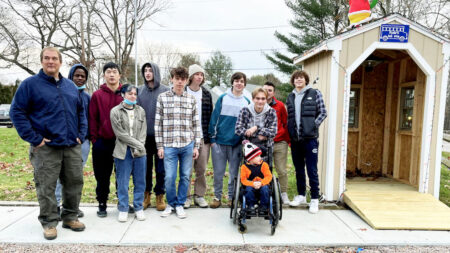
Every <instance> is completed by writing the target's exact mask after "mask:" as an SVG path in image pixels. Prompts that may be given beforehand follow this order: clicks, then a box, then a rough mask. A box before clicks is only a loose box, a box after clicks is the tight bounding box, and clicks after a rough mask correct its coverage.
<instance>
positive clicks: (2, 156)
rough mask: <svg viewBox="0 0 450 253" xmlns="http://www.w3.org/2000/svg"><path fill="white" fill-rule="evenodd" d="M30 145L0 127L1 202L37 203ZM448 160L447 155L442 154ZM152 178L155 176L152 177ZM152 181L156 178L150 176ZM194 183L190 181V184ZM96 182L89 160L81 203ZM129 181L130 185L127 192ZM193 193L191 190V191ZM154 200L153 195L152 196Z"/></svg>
mask: <svg viewBox="0 0 450 253" xmlns="http://www.w3.org/2000/svg"><path fill="white" fill-rule="evenodd" d="M28 149H29V144H28V143H26V142H25V141H23V140H22V139H21V138H20V137H19V136H18V135H17V132H16V130H15V129H14V128H0V200H10V201H37V197H36V191H35V187H34V182H33V167H31V164H30V160H29V158H28ZM443 155H445V156H447V157H449V156H450V153H443ZM287 169H288V180H289V183H288V194H289V197H290V198H291V199H292V198H293V196H294V195H296V192H297V190H296V180H295V170H294V166H293V165H292V158H291V155H290V154H288V162H287ZM153 175H154V174H153ZM153 177H154V178H153V180H155V175H154V176H153ZM206 181H207V191H206V195H205V198H206V200H207V201H208V202H209V201H211V200H212V198H213V197H214V188H213V169H212V163H211V159H209V164H208V168H207V171H206ZM227 182H228V172H227V173H225V178H224V184H223V186H224V187H223V197H222V198H223V200H225V198H226V197H225V196H227V192H228V189H227ZM191 183H193V181H192V182H191ZM114 185H115V180H114V176H112V177H111V186H110V189H111V193H110V196H109V201H110V202H112V203H117V197H116V195H115V186H114ZM95 186H96V181H95V177H94V172H93V170H92V160H91V156H90V155H89V160H88V162H87V163H86V167H85V168H84V187H83V194H82V198H81V202H83V203H96V200H95ZM131 191H132V182H130V192H131ZM192 191H193V189H192ZM440 196H441V198H440V199H441V201H442V202H444V203H446V204H447V205H449V206H450V170H449V169H447V168H446V167H445V166H442V170H441V192H440ZM152 197H153V198H154V196H152ZM152 204H154V202H153V203H152Z"/></svg>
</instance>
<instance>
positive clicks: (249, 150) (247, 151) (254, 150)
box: [242, 140, 262, 161]
mask: <svg viewBox="0 0 450 253" xmlns="http://www.w3.org/2000/svg"><path fill="white" fill-rule="evenodd" d="M242 144H244V156H245V160H247V161H251V160H252V159H253V158H255V157H257V156H259V155H262V151H261V149H260V148H259V147H258V146H256V145H255V144H253V143H251V142H249V141H248V140H245V141H243V142H242Z"/></svg>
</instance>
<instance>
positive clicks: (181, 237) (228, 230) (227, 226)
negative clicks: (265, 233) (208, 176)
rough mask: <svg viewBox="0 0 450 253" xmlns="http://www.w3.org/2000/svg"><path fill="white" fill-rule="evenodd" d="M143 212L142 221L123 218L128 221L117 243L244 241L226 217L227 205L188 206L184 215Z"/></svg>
mask: <svg viewBox="0 0 450 253" xmlns="http://www.w3.org/2000/svg"><path fill="white" fill-rule="evenodd" d="M144 212H145V214H146V216H147V219H146V220H145V221H138V220H136V219H134V221H133V222H131V221H128V222H127V223H132V225H131V226H130V228H129V229H128V231H127V232H126V234H125V235H124V237H123V239H122V240H121V241H120V243H121V244H125V245H127V244H132V245H136V244H139V245H140V244H146V245H148V244H151V245H153V244H159V245H161V244H180V243H183V244H194V243H195V244H213V245H242V244H244V240H243V237H242V235H241V234H240V233H238V232H237V230H236V229H235V227H234V226H233V223H232V221H231V219H230V218H229V209H228V208H219V209H209V208H207V209H201V208H190V209H187V210H186V214H187V216H188V217H187V218H186V219H179V218H177V216H176V214H175V213H173V214H172V215H170V216H169V217H166V218H162V217H160V214H161V212H158V211H156V210H155V209H147V210H145V211H144ZM131 217H133V216H131V215H130V216H129V218H131ZM116 222H117V221H116Z"/></svg>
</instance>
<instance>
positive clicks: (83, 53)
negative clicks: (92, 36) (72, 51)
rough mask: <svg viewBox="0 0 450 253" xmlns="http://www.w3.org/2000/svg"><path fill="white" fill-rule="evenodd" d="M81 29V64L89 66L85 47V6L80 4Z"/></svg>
mask: <svg viewBox="0 0 450 253" xmlns="http://www.w3.org/2000/svg"><path fill="white" fill-rule="evenodd" d="M80 31H81V58H80V61H81V64H83V65H84V66H87V64H86V59H85V58H84V56H85V55H86V52H85V49H84V25H83V8H82V7H81V5H80Z"/></svg>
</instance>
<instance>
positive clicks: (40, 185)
mask: <svg viewBox="0 0 450 253" xmlns="http://www.w3.org/2000/svg"><path fill="white" fill-rule="evenodd" d="M30 161H31V164H32V165H33V168H34V181H35V184H36V194H37V197H38V201H39V209H40V212H39V217H38V219H39V221H40V222H41V224H42V226H43V227H49V226H52V227H56V226H57V225H58V217H59V215H58V212H57V208H56V207H57V206H56V196H55V188H56V181H57V180H58V178H59V179H60V180H61V184H62V185H63V189H62V195H63V201H64V202H63V209H62V210H63V211H62V213H61V218H62V220H64V221H71V220H76V219H78V218H77V212H78V206H79V204H80V199H81V191H82V189H83V167H82V164H83V162H82V159H81V145H76V146H74V147H50V146H47V145H44V146H42V147H40V148H36V147H32V146H31V147H30Z"/></svg>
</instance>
